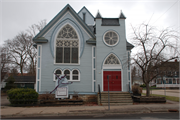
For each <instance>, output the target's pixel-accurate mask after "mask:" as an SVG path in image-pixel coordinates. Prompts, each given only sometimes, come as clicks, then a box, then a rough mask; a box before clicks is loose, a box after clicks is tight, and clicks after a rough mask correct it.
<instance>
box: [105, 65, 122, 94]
mask: <svg viewBox="0 0 180 120" xmlns="http://www.w3.org/2000/svg"><path fill="white" fill-rule="evenodd" d="M104 71H121V91H123V79H122V78H123V70H122V69H118V68H113V69H107V68H103V69H102V72H101V73H102V92H103V91H104V80H103V77H104Z"/></svg>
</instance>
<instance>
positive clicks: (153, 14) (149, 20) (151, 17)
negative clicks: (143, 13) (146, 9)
mask: <svg viewBox="0 0 180 120" xmlns="http://www.w3.org/2000/svg"><path fill="white" fill-rule="evenodd" d="M153 15H154V13H153V14H152V15H151V18H152V16H153ZM151 18H150V19H149V22H150V20H151ZM149 22H148V24H149ZM148 24H147V25H148Z"/></svg>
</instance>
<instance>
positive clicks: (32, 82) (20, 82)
mask: <svg viewBox="0 0 180 120" xmlns="http://www.w3.org/2000/svg"><path fill="white" fill-rule="evenodd" d="M14 83H35V82H14Z"/></svg>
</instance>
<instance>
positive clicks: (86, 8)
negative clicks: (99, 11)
mask: <svg viewBox="0 0 180 120" xmlns="http://www.w3.org/2000/svg"><path fill="white" fill-rule="evenodd" d="M83 9H86V11H87V12H88V13H89V14H90V15H91V16H92V17H93V18H94V16H93V15H92V14H91V13H90V12H89V10H88V9H87V8H86V7H85V6H84V7H83V8H82V9H81V10H80V11H79V12H78V14H79V13H80V12H81V11H82V10H83Z"/></svg>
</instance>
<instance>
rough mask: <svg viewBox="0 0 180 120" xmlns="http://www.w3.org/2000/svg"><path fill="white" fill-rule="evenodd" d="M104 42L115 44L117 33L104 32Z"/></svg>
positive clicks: (110, 44)
mask: <svg viewBox="0 0 180 120" xmlns="http://www.w3.org/2000/svg"><path fill="white" fill-rule="evenodd" d="M104 42H105V43H106V44H107V45H109V46H113V45H116V44H117V43H118V35H117V33H115V32H113V31H109V32H106V33H105V35H104Z"/></svg>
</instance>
